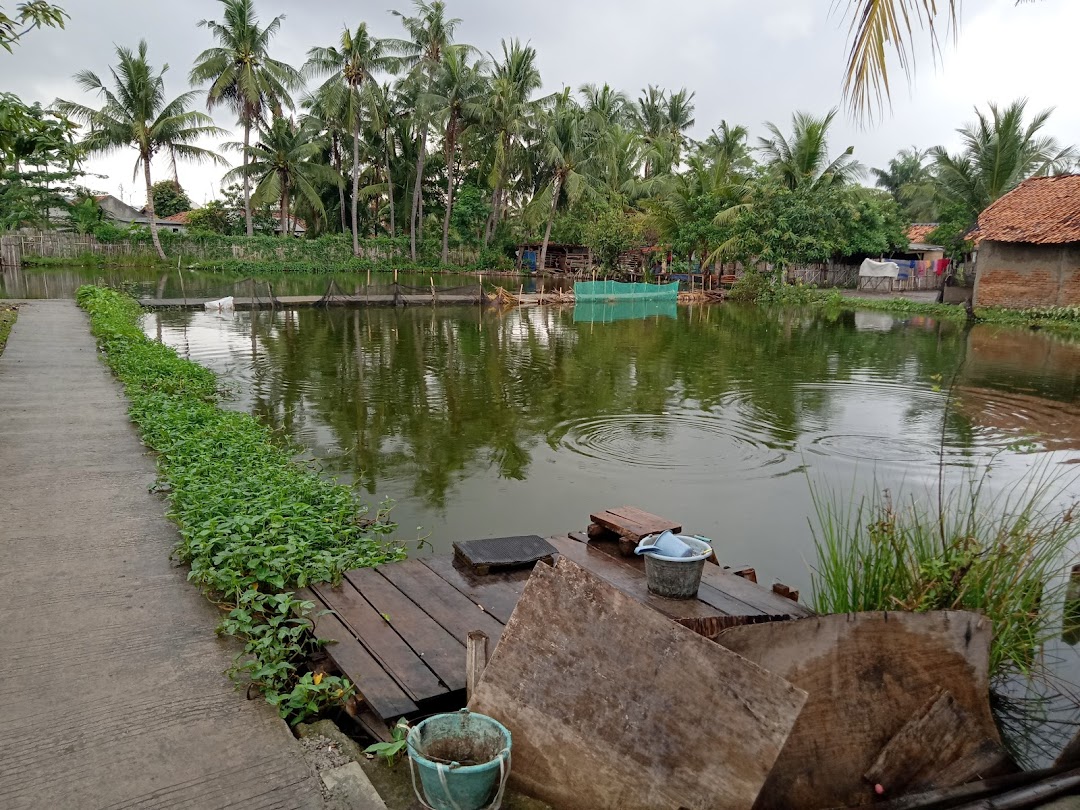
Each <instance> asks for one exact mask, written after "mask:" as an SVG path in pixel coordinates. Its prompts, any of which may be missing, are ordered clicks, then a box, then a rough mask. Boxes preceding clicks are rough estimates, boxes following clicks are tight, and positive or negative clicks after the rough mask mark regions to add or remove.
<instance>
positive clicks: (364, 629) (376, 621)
mask: <svg viewBox="0 0 1080 810" xmlns="http://www.w3.org/2000/svg"><path fill="white" fill-rule="evenodd" d="M311 590H312V591H314V592H315V593H316V594H318V596H319V597H320V598H321V599H322V601H323V603H324V604H326V606H327V607H328V608H330V609H331V610H333V611H334V612H335V613H336V614H337V617H338V618H339V619H340V620H341V621H342V623H343V624H344V625H345V626H346V627H348V628H349V629H350V630H351V631H352V632H353V634H354V635H355V636H356V637H357V638H359V639H360V641H361V643H362V644H363V645H364V648H365V649H367V651H368V652H369V653H371V656H372V658H374V659H375V660H376V661H378V662H379V663H380V664H381V665H382V667H383V669H385V670H386V671H387V673H389V674H390V676H391V677H392V678H393V679H394V680H395V681H396V682H397V683H398V684H399V685H400V686H401V688H402V689H404V690H405V693H406V694H407V695H408V696H409V697H410V698H412V700H413V701H417V702H418V701H422V700H428V699H430V698H433V697H438V696H439V695H444V694H446V692H447V689H446V687H445V686H444V685H443V684H442V683H440V682H439V679H438V678H437V677H436V676H435V673H433V672H432V671H431V669H430V668H429V667H428V665H427V664H425V663H424V661H423V659H422V658H420V657H419V656H418V655H417V654H416V653H415V652H413V650H412V648H411V647H410V646H409V645H408V644H407V643H405V641H404V640H403V639H402V638H401V636H400V635H398V633H397V631H396V630H395V629H394V628H393V626H392V625H391V624H390V623H389V622H387V621H386V619H384V618H383V617H382V616H381V615H379V612H378V611H377V610H375V609H374V608H373V607H372V606H371V605H370V604H368V602H367V600H366V599H365V598H364V597H363V596H361V595H360V593H359V592H358V591H357V590H356V588H354V587H353V585H352V583H351V582H349V580H348V579H345V580H343V582H342V584H341V587H338V588H332V587H330V585H327V584H322V585H312V586H311Z"/></svg>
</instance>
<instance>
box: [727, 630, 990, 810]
mask: <svg viewBox="0 0 1080 810" xmlns="http://www.w3.org/2000/svg"><path fill="white" fill-rule="evenodd" d="M990 639H991V623H990V622H989V621H988V620H987V619H985V618H984V617H982V616H979V615H977V614H975V613H965V612H959V611H956V612H948V611H942V612H936V613H857V614H850V615H847V614H842V615H836V616H821V617H816V618H809V619H800V620H799V621H795V622H779V623H773V624H758V625H752V626H747V627H736V628H733V629H731V630H726V631H724V632H723V633H721V634H720V635H719V636H718V637H717V639H716V640H717V642H718V643H719V644H721V645H723V646H725V647H727V648H728V649H730V650H733V651H734V652H737V653H738V654H739V655H741V656H743V657H745V658H747V659H749V660H751V661H753V662H755V663H756V664H760V665H761V666H762V667H763V668H764V669H767V670H769V671H770V672H772V673H775V674H776V675H779V676H781V677H783V678H786V679H787V680H788V681H790V682H791V683H793V684H794V685H795V686H798V687H799V688H801V689H804V690H806V692H807V693H808V694H809V699H808V700H807V702H806V706H805V708H804V709H803V712H802V714H801V715H800V716H799V719H798V722H796V724H795V728H794V729H793V730H792V732H791V736H790V737H788V740H787V743H786V744H785V745H784V750H783V752H782V753H781V754H780V757H779V759H777V761H776V766H775V767H774V768H773V770H772V773H770V774H769V779H768V781H767V782H766V784H765V788H764V789H763V790H762V792H761V797H760V798H759V800H758V803H757V805H756V808H757V810H810V809H811V808H814V809H815V810H816V808H820V807H850V806H853V805H861V804H869V803H870V802H871V800H872V799H873V798H874V792H873V786H872V785H871V784H870V783H868V782H867V781H865V780H864V778H863V775H864V774H865V773H866V772H867V771H868V770H869V769H870V767H871V766H872V765H873V764H874V761H875V760H876V759H877V756H878V754H879V752H880V751H881V750H882V748H883V747H884V746H885V745H886V743H888V742H889V740H891V739H892V738H893V736H894V735H896V734H897V732H899V731H900V730H901V729H902V728H903V727H904V725H905V724H906V723H907V722H908V721H910V720H911V719H912V717H914V716H915V715H916V714H917V713H919V712H920V711H921V710H922V709H923V708H924V707H925V706H926V704H927V703H928V701H930V699H931V698H933V697H934V696H935V694H937V692H938V690H939V689H944V690H947V691H948V692H950V693H951V694H952V696H953V698H954V699H955V700H956V703H957V704H958V705H959V706H960V707H962V708H963V710H964V711H965V712H967V713H968V715H970V717H971V719H972V720H973V722H974V723H975V725H976V727H977V728H979V729H982V730H983V732H984V734H985V736H986V737H987V738H989V739H991V740H993V741H995V742H999V741H1000V738H999V736H998V733H997V729H996V727H995V726H994V721H993V717H992V716H991V714H990V704H989V692H990V688H989V677H988V676H989V666H990V664H989V661H990ZM927 744H928V745H933V744H935V743H934V741H928V742H927Z"/></svg>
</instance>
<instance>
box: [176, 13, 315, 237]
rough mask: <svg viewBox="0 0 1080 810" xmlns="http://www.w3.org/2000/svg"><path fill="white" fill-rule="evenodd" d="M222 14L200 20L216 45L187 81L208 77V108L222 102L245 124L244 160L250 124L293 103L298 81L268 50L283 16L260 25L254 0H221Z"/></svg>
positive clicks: (247, 213) (247, 202) (247, 199)
mask: <svg viewBox="0 0 1080 810" xmlns="http://www.w3.org/2000/svg"><path fill="white" fill-rule="evenodd" d="M221 4H222V5H223V6H224V11H225V15H224V19H223V20H222V21H221V22H216V21H214V20H202V21H201V22H200V23H199V27H200V28H207V29H209V30H210V32H211V33H212V34H213V35H214V38H215V39H216V40H217V42H218V44H217V46H216V47H213V48H208V49H206V50H205V51H203V52H202V53H201V54H199V55H198V56H197V57H196V58H195V65H194V67H192V69H191V73H190V74H189V76H188V80H189V81H190V82H191V84H192V85H193V86H197V85H201V84H204V83H206V82H210V89H209V90H208V91H207V94H206V108H207V109H208V110H212V109H213V108H214V107H217V106H219V105H221V104H224V105H226V106H228V107H230V108H232V110H233V111H234V112H235V113H236V115H237V118H238V119H239V121H240V123H241V125H243V127H244V147H245V148H244V154H243V160H244V161H245V162H246V161H247V158H248V150H247V146H248V144H249V143H250V142H251V128H252V127H253V126H255V125H256V124H257V123H258V122H259V121H260V120H261V119H262V117H263V116H264V114H265V111H266V110H267V109H269V110H270V111H271V112H272V113H273V114H274V115H279V114H280V113H281V109H282V108H283V107H291V106H292V98H291V97H290V95H289V94H290V92H291V91H294V90H299V89H300V88H301V87H302V86H303V81H302V80H301V78H300V74H299V73H298V72H297V71H296V69H295V68H293V67H291V66H290V65H287V64H286V63H284V62H279V61H277V60H276V59H271V58H270V56H269V55H268V49H269V47H270V40H272V39H273V38H274V36H275V35H276V34H277V32H278V29H280V28H281V21H282V20H284V19H285V15H283V14H282V15H278V16H277V17H275V18H274V19H273V20H271V21H270V23H269V24H268V25H266V26H263V27H260V26H259V20H258V17H256V15H255V7H254V3H253V0H221ZM247 177H248V176H247V174H244V222H245V223H246V226H247V235H248V236H251V235H252V234H253V233H254V228H253V226H252V222H251V187H250V185H249V183H248V179H247Z"/></svg>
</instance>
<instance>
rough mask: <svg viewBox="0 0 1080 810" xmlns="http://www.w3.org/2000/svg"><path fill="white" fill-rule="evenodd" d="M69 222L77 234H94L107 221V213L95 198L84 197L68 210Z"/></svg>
mask: <svg viewBox="0 0 1080 810" xmlns="http://www.w3.org/2000/svg"><path fill="white" fill-rule="evenodd" d="M68 220H69V221H70V223H71V227H72V228H73V229H74V231H75V233H93V232H94V230H95V229H96V228H97V227H98V226H100V225H101V224H102V223H103V222H104V221H105V212H104V211H102V210H101V205H100V204H99V203H98V201H97V200H95V199H94V198H93V197H83V198H82V199H81V200H76V201H75V202H74V203H72V204H71V206H70V207H69V208H68Z"/></svg>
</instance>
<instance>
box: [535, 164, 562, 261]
mask: <svg viewBox="0 0 1080 810" xmlns="http://www.w3.org/2000/svg"><path fill="white" fill-rule="evenodd" d="M561 192H562V177H561V176H558V177H556V178H555V189H554V190H553V191H552V194H551V210H550V211H549V212H548V221H547V228H545V229H544V244H543V245H541V246H540V261H539V262H538V263H537V265H536V272H538V273H543V272H544V268H545V267H546V266H547V249H548V240H549V239H551V223H552V222H554V221H555V209H556V208H557V207H558V205H559V194H560V193H561Z"/></svg>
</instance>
